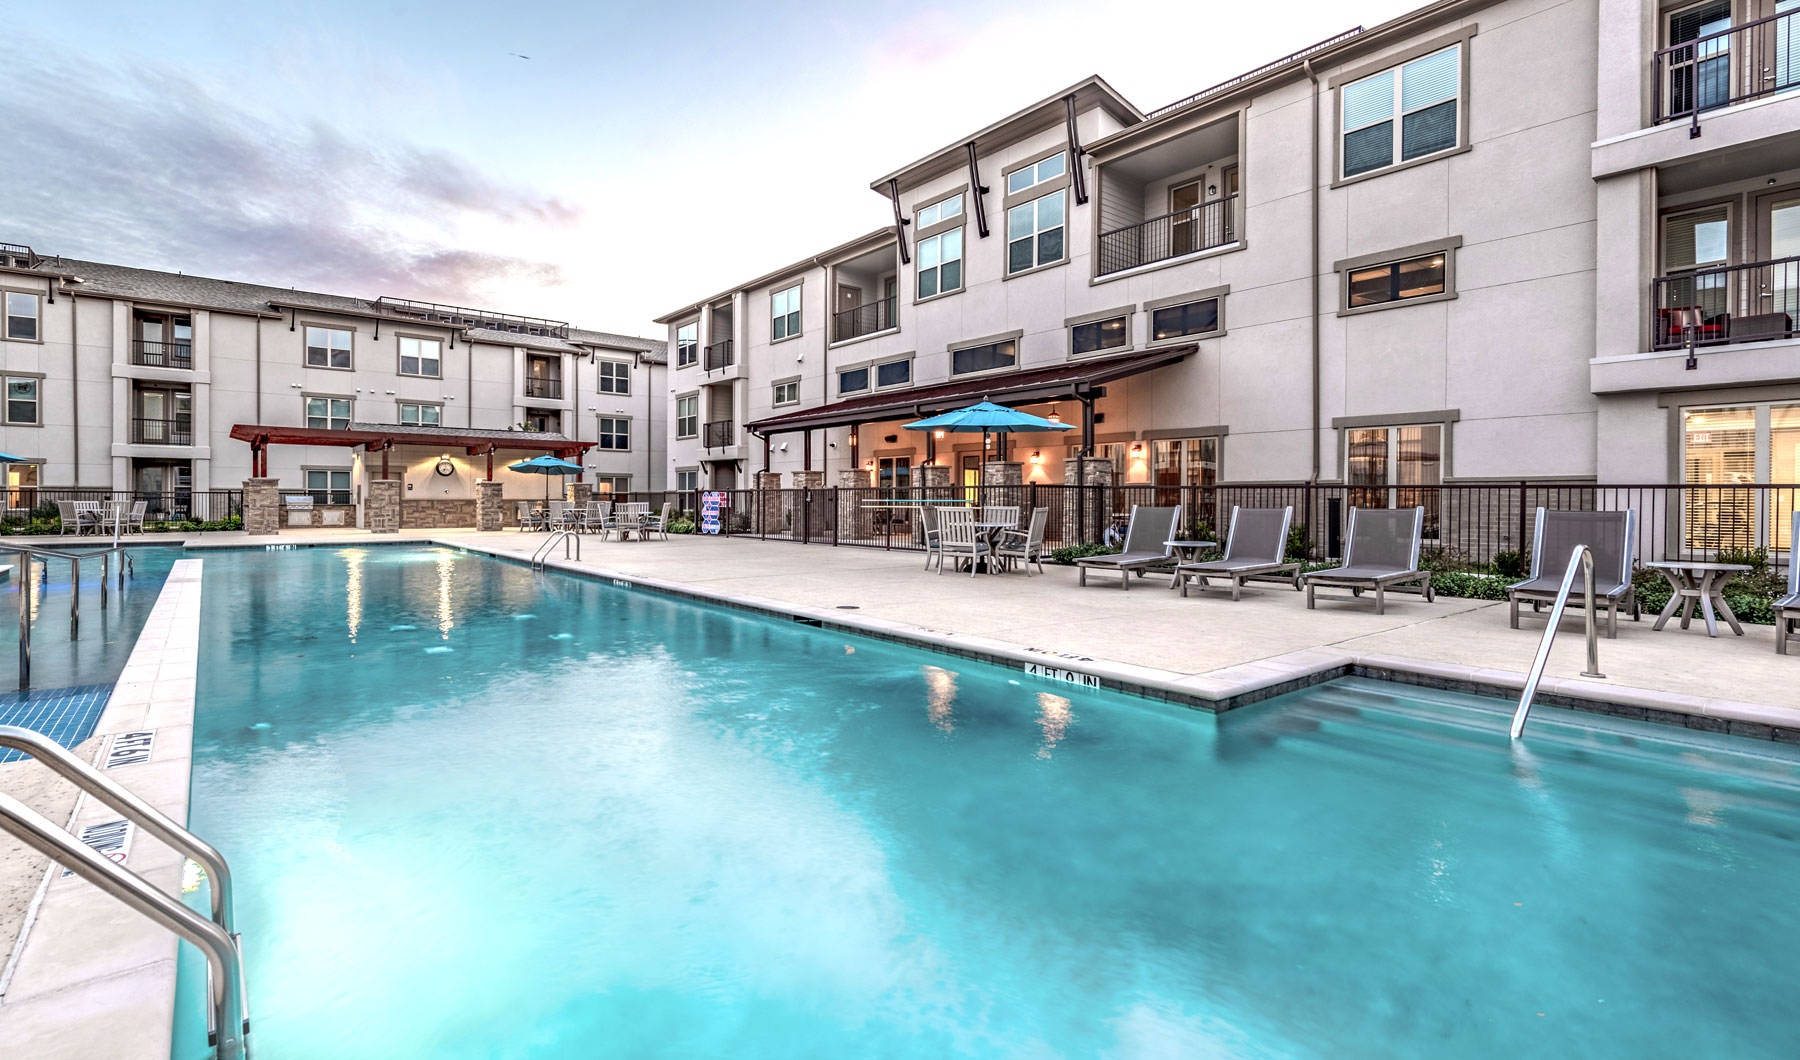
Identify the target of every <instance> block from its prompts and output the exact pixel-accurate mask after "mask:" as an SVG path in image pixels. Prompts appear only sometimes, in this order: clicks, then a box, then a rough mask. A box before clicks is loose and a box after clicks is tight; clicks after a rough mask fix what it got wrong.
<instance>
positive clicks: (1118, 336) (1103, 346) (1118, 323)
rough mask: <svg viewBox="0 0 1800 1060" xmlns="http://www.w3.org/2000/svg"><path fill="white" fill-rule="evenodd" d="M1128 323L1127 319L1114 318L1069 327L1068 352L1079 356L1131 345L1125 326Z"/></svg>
mask: <svg viewBox="0 0 1800 1060" xmlns="http://www.w3.org/2000/svg"><path fill="white" fill-rule="evenodd" d="M1129 321H1130V318H1129V317H1126V316H1116V317H1107V318H1106V319H1105V320H1090V321H1087V322H1086V323H1083V324H1076V325H1074V326H1072V327H1070V328H1069V352H1070V353H1072V354H1074V355H1076V356H1080V355H1081V354H1084V353H1099V352H1100V351H1102V350H1116V349H1119V348H1120V347H1123V346H1129V345H1131V329H1130V327H1128V326H1127V325H1128V323H1129Z"/></svg>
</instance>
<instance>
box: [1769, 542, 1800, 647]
mask: <svg viewBox="0 0 1800 1060" xmlns="http://www.w3.org/2000/svg"><path fill="white" fill-rule="evenodd" d="M1797 551H1800V511H1797V512H1795V513H1794V533H1793V536H1791V537H1789V538H1788V583H1787V595H1786V596H1784V597H1782V598H1781V599H1779V600H1777V601H1775V651H1776V653H1777V654H1779V655H1786V654H1787V653H1788V650H1787V639H1788V634H1789V633H1792V632H1794V627H1795V625H1797V624H1800V557H1797V556H1796V552H1797Z"/></svg>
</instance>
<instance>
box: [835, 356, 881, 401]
mask: <svg viewBox="0 0 1800 1060" xmlns="http://www.w3.org/2000/svg"><path fill="white" fill-rule="evenodd" d="M846 372H862V373H864V374H865V375H866V376H867V377H868V382H867V383H865V384H864V385H862V386H860V387H858V388H857V389H855V390H845V389H844V373H846ZM831 377H832V381H833V385H835V386H836V387H837V392H838V397H843V396H845V395H846V394H872V393H874V392H875V370H874V367H873V366H872V365H871V364H870V363H869V362H868V361H859V362H857V363H856V364H845V365H839V366H838V367H837V368H834V369H832V373H831Z"/></svg>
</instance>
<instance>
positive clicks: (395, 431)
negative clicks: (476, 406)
mask: <svg viewBox="0 0 1800 1060" xmlns="http://www.w3.org/2000/svg"><path fill="white" fill-rule="evenodd" d="M231 437H233V438H235V439H237V440H238V441H240V442H249V443H250V470H251V474H253V475H256V476H258V477H266V476H267V475H268V473H269V447H270V446H271V445H335V446H341V447H344V448H349V449H355V448H359V447H360V448H361V449H362V450H363V451H364V452H367V453H380V454H381V477H382V478H387V477H388V452H389V451H390V450H392V449H393V448H394V446H396V445H417V446H423V447H425V448H432V449H461V450H462V451H463V452H464V453H465V454H466V455H468V456H472V457H473V456H486V457H487V478H488V481H490V482H491V481H493V479H494V454H495V453H497V452H525V453H549V454H550V455H552V456H558V457H561V458H562V459H564V460H569V461H573V462H575V463H580V462H581V458H582V456H583V455H584V454H586V453H587V451H588V450H589V449H592V448H593V447H594V446H595V445H596V444H597V443H595V442H577V441H573V440H571V439H569V438H568V437H566V436H564V435H561V434H550V433H546V432H542V431H478V430H466V429H465V430H458V429H455V428H451V427H400V426H395V425H392V424H382V423H352V424H351V425H350V426H349V427H347V428H343V429H330V428H324V427H277V426H270V425H267V424H259V423H239V424H236V425H235V426H233V427H232V428H231ZM575 481H577V482H580V481H581V476H580V475H579V474H577V475H576V476H575Z"/></svg>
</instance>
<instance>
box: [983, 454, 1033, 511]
mask: <svg viewBox="0 0 1800 1060" xmlns="http://www.w3.org/2000/svg"><path fill="white" fill-rule="evenodd" d="M981 503H982V504H1011V505H1015V506H1017V507H1020V508H1023V507H1025V465H1024V464H1021V463H1017V462H1014V461H1011V460H989V461H986V462H985V463H983V464H982V465H981Z"/></svg>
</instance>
